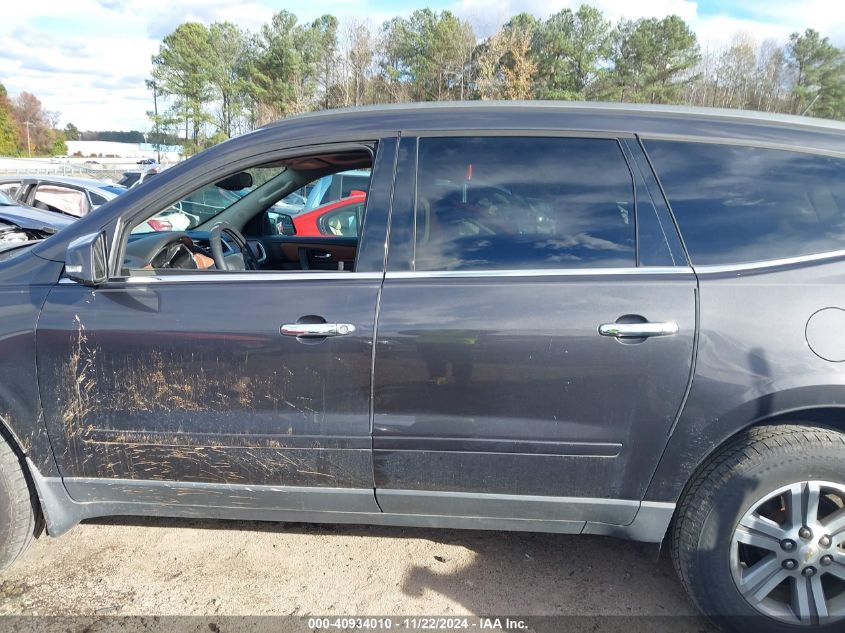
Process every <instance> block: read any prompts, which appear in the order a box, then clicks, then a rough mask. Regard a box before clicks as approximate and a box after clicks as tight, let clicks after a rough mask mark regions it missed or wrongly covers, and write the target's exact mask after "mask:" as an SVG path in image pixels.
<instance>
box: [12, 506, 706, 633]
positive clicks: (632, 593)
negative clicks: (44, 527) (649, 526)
mask: <svg viewBox="0 0 845 633" xmlns="http://www.w3.org/2000/svg"><path fill="white" fill-rule="evenodd" d="M0 615H4V616H15V615H23V616H32V615H39V616H45V615H47V616H64V617H68V616H75V617H69V618H68V619H67V620H55V621H53V620H49V619H48V620H44V619H41V618H38V619H36V618H31V617H30V618H20V619H16V618H8V617H5V618H0V626H2V627H3V628H6V629H10V628H15V629H18V630H24V629H28V628H31V629H32V630H39V631H41V630H45V629H49V628H54V629H55V630H61V631H69V630H84V631H95V630H101V629H102V630H107V629H108V628H109V625H114V624H115V622H120V623H122V624H121V625H120V627H118V628H119V629H120V630H126V629H127V625H131V624H136V625H139V626H141V628H146V630H149V628H148V627H149V626H150V623H149V621H148V620H144V619H143V618H130V619H124V618H120V617H115V616H145V617H146V618H149V617H152V616H185V615H192V616H202V618H194V619H193V620H192V619H190V618H188V619H184V622H182V623H183V624H184V623H186V622H189V621H191V622H193V621H194V620H196V621H200V620H201V621H202V623H203V624H202V625H201V626H199V627H198V628H197V627H194V628H195V629H196V630H204V631H206V632H208V631H209V630H210V631H212V633H214V632H215V631H218V630H219V631H224V630H226V629H231V628H233V627H232V626H225V625H219V624H215V622H216V620H217V619H220V622H223V623H224V624H226V625H233V624H234V623H235V622H237V620H232V619H229V620H227V619H226V616H262V615H293V616H299V617H300V618H302V617H305V618H306V619H307V616H311V615H328V616H344V615H347V616H348V615H358V616H360V615H390V616H405V615H408V616H421V615H447V616H448V615H469V616H478V615H492V616H504V615H519V616H548V615H555V616H560V615H567V616H572V615H574V616H631V615H636V616H652V617H641V618H601V619H598V620H595V619H590V618H585V619H572V620H566V621H565V622H566V630H567V631H605V630H608V631H610V630H614V631H616V630H619V631H625V632H626V633H630V632H631V631H635V630H648V631H662V630H665V631H673V632H674V631H690V632H695V633H698V632H705V631H712V630H714V629H712V628H710V626H709V625H708V624H707V623H706V622H705V621H704V620H703V619H701V618H699V617H697V616H696V615H695V608H694V606H693V605H692V603H691V602H690V601H689V600H688V598H687V597H686V595H685V593H684V590H683V588H682V587H681V585H680V583H679V582H678V580H677V578H676V577H675V574H674V571H673V569H672V566H671V564H670V563H669V561H668V560H666V557H664V558H662V559H660V560H658V559H657V549H656V547H655V546H652V545H645V544H639V543H630V542H625V541H619V540H615V539H610V538H603V537H588V536H564V535H548V534H528V533H506V532H483V531H463V530H429V529H411V528H391V527H367V526H335V525H304V524H291V523H254V522H226V521H198V520H176V519H152V518H115V519H104V520H98V521H96V522H91V523H85V524H83V525H80V526H78V527H76V528H74V529H73V530H72V531H71V532H70V533H68V534H66V535H64V536H62V537H61V538H59V539H49V538H46V537H42V538H41V539H39V540H38V541H37V542H36V543H35V545H34V546H33V547H32V548H31V549H30V550H29V551H28V552H27V553H26V554H25V555H24V557H23V558H22V559H21V560H19V561H18V563H17V564H16V565H15V566H14V567H13V568H12V569H10V570H7V571H6V572H5V573H4V574H2V576H0ZM665 616H684V617H680V618H678V617H674V618H667V617H665ZM51 621H52V622H53V624H54V625H55V626H53V627H49V626H45V623H49V622H51ZM206 621H207V622H206ZM286 621H292V619H288V620H286ZM297 621H298V622H299V623H300V624H302V623H304V622H305V620H297ZM156 622H157V623H158V624H159V625H161V624H162V623H163V622H165V621H164V620H162V621H158V620H157V621H156ZM275 622H276V623H278V622H280V621H279V620H276V621H275ZM559 622H560V621H558V624H559ZM4 624H5V626H3V625H4ZM26 624H29V626H24V625H26ZM171 624H172V622H171ZM529 624H532V626H530V627H529V628H531V629H534V630H541V629H543V628H544V621H540V620H538V621H537V622H531V621H530V617H529ZM545 624H547V625H548V627H551V624H552V623H551V622H545ZM97 625H102V626H99V628H98V626H97ZM92 626H93V628H92ZM192 626H193V625H192ZM303 626H304V624H303ZM548 627H545V628H548ZM112 628H114V627H112ZM128 628H132V627H131V626H129V627H128ZM153 628H156V627H155V626H153ZM188 628H189V629H190V628H191V627H188ZM234 628H237V627H234ZM557 628H558V627H557V626H554V627H552V628H550V629H549V630H553V629H557ZM192 630H193V629H192ZM276 630H279V629H278V628H276Z"/></svg>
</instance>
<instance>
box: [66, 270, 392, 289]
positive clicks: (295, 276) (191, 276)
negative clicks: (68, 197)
mask: <svg viewBox="0 0 845 633" xmlns="http://www.w3.org/2000/svg"><path fill="white" fill-rule="evenodd" d="M382 276H383V275H382V273H355V272H340V271H339V272H322V273H302V272H291V273H281V272H266V273H264V272H259V271H254V272H250V273H218V272H214V271H208V272H201V273H184V274H181V273H180V274H175V275H161V276H157V275H136V276H132V277H119V278H115V279H110V280H109V281H108V282H107V285H108V284H127V285H131V286H143V285H147V284H159V283H164V284H168V283H171V284H175V283H194V282H204V283H223V282H227V281H235V282H245V281H252V282H258V281H329V280H333V279H371V280H380V279H381V278H382ZM59 283H60V284H75V283H76V282H75V281H73V280H71V279H68V278H67V277H62V278H61V279H60V280H59Z"/></svg>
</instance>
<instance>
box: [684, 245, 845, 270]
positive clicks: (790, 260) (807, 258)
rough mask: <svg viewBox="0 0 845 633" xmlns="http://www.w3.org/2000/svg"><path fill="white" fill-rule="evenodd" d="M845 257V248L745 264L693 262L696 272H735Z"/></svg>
mask: <svg viewBox="0 0 845 633" xmlns="http://www.w3.org/2000/svg"><path fill="white" fill-rule="evenodd" d="M843 257H845V250H839V251H827V252H826V253H816V254H814V255H799V256H798V257H784V258H782V259H769V260H764V261H757V262H747V263H744V264H709V265H706V266H696V265H695V264H693V268H694V269H695V272H696V273H699V274H702V275H705V274H708V273H733V272H743V271H749V270H761V269H765V268H777V267H781V266H792V265H795V264H808V263H813V262H824V261H825V260H835V259H838V258H843Z"/></svg>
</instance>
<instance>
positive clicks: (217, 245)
mask: <svg viewBox="0 0 845 633" xmlns="http://www.w3.org/2000/svg"><path fill="white" fill-rule="evenodd" d="M223 233H227V234H228V235H229V237H231V238H232V241H233V242H234V243H235V245H236V246H237V247H238V249H239V250H240V251H241V259H240V260H229V261H228V262H227V261H226V257H225V255H224V254H223ZM208 242H209V246H210V247H211V257H212V259H214V266H215V267H216V268H217V270H258V269H259V264H258V259H256V257H255V254H254V253H253V252H252V249H251V248H250V247H249V244H247V241H246V238H245V237H244V236H243V235H242V234H241V232H240V231H238V230H237V229H236V228H235V227H233V226H229V225H228V224H225V223H224V222H219V223H217V224H215V225H214V227H213V228H212V229H211V232H210V234H209V236H208Z"/></svg>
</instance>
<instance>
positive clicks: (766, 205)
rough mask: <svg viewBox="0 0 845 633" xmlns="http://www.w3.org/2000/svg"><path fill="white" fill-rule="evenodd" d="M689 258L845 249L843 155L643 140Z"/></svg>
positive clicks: (751, 258)
mask: <svg viewBox="0 0 845 633" xmlns="http://www.w3.org/2000/svg"><path fill="white" fill-rule="evenodd" d="M645 145H646V149H647V151H648V153H649V156H650V158H651V160H652V162H653V164H654V167H655V170H656V171H657V173H658V175H659V177H660V179H661V182H662V184H663V188H664V190H665V192H666V196H667V198H668V200H669V204H670V205H671V207H672V211H673V212H674V214H675V217H676V218H677V221H678V224H679V226H680V229H681V233H682V235H683V237H684V240H685V242H686V245H687V250H688V251H689V253H690V259H691V260H692V262H693V264H699V265H713V264H740V263H749V262H758V261H766V260H773V259H783V258H789V257H799V256H802V255H812V254H818V253H824V252H828V251H835V250H842V249H845V213H843V211H845V161H843V160H842V159H838V158H831V157H828V156H820V155H815V154H808V153H803V152H792V151H786V150H776V149H761V148H756V147H743V146H734V145H720V144H712V143H692V142H676V141H647V142H646V144H645Z"/></svg>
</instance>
